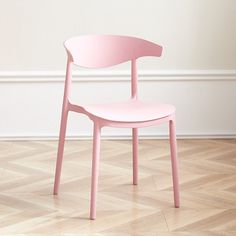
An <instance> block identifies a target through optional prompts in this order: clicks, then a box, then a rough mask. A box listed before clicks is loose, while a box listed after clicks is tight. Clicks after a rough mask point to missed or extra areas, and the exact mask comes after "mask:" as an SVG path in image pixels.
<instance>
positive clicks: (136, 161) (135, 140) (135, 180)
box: [132, 128, 138, 185]
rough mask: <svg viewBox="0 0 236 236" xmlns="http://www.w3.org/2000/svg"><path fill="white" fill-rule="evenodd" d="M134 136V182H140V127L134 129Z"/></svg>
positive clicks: (135, 183)
mask: <svg viewBox="0 0 236 236" xmlns="http://www.w3.org/2000/svg"><path fill="white" fill-rule="evenodd" d="M132 136H133V184H134V185H137V184H138V129H137V128H133V129H132Z"/></svg>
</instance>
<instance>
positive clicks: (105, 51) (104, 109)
mask: <svg viewBox="0 0 236 236" xmlns="http://www.w3.org/2000/svg"><path fill="white" fill-rule="evenodd" d="M65 47H66V49H67V53H68V61H67V69H66V79H65V88H64V98H63V106H62V115H61V128H60V136H59V145H58V153H57V164H56V173H55V181H54V194H58V187H59V183H60V176H61V168H62V159H63V152H64V142H65V134H66V125H67V118H68V112H69V111H72V112H78V113H82V114H85V115H87V116H88V117H89V118H90V119H91V120H92V121H93V122H94V132H93V158H92V182H91V201H90V219H95V218H96V195H97V189H98V172H99V158H100V136H101V128H102V127H104V126H111V127H124V128H132V139H133V142H132V145H133V184H134V185H136V184H137V183H138V128H141V127H147V126H151V125H158V124H161V123H165V122H168V123H169V130H170V149H171V163H172V177H173V190H174V204H175V207H179V206H180V203H179V180H178V160H177V146H176V134H175V107H174V106H172V105H170V104H161V103H158V102H143V101H140V100H138V86H137V85H138V80H137V66H136V59H137V58H139V57H143V56H156V57H159V56H161V53H162V47H161V46H159V45H157V44H154V43H152V42H149V41H146V40H143V39H138V38H135V37H128V36H116V35H88V36H80V37H75V38H71V39H69V40H67V41H66V42H65ZM129 60H130V61H131V98H130V100H127V101H125V102H119V103H112V104H91V105H81V104H79V105H77V104H72V103H71V102H70V90H71V70H72V63H73V64H76V65H79V66H83V67H89V68H102V67H108V66H112V65H116V64H119V63H122V62H126V61H129ZM93 96H94V97H96V94H93ZM157 151H158V150H157Z"/></svg>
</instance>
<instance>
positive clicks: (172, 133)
mask: <svg viewBox="0 0 236 236" xmlns="http://www.w3.org/2000/svg"><path fill="white" fill-rule="evenodd" d="M169 131H170V152H171V165H172V179H173V188H174V203H175V207H177V208H178V207H179V205H180V204H179V174H178V169H179V168H178V160H177V145H176V134H175V119H172V120H170V121H169Z"/></svg>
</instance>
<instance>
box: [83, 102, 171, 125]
mask: <svg viewBox="0 0 236 236" xmlns="http://www.w3.org/2000/svg"><path fill="white" fill-rule="evenodd" d="M82 107H83V109H84V110H85V111H87V112H88V113H89V114H91V115H93V116H96V117H99V118H102V119H105V120H110V121H115V122H145V121H150V120H156V119H160V118H164V117H167V116H169V115H171V114H173V113H174V112H175V107H174V106H173V105H170V104H162V103H154V102H143V101H139V100H128V101H125V102H119V103H109V104H93V105H84V106H82Z"/></svg>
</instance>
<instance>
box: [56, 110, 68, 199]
mask: <svg viewBox="0 0 236 236" xmlns="http://www.w3.org/2000/svg"><path fill="white" fill-rule="evenodd" d="M67 118H68V111H67V109H66V106H64V107H63V111H62V116H61V127H60V135H59V143H58V151H57V164H56V172H55V180H54V190H53V194H54V195H57V194H58V188H59V184H60V178H61V167H62V159H63V152H64V144H65V135H66V125H67Z"/></svg>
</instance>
